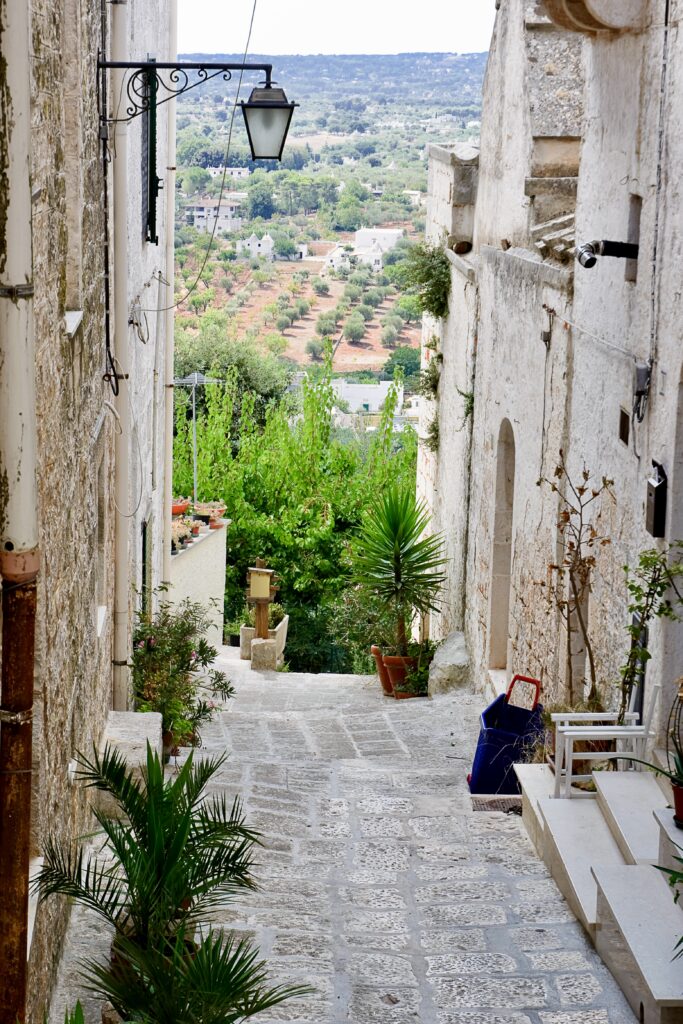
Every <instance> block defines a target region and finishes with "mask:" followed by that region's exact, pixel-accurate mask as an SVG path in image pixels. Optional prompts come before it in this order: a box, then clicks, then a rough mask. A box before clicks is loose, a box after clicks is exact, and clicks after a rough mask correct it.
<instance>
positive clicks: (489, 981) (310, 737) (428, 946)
mask: <svg viewBox="0 0 683 1024" xmlns="http://www.w3.org/2000/svg"><path fill="white" fill-rule="evenodd" d="M223 651H224V654H223V655H222V656H221V659H219V667H222V668H225V669H226V670H227V671H228V674H229V675H230V677H231V678H232V680H233V682H234V683H235V684H236V689H237V695H236V697H235V698H234V699H233V700H231V701H230V702H229V705H228V710H227V711H225V712H224V713H222V714H221V715H220V716H219V718H218V719H217V720H216V721H215V722H214V723H212V724H211V725H210V726H209V727H206V728H205V729H204V731H203V740H204V745H203V750H205V751H206V752H207V753H209V754H215V753H217V752H222V751H227V752H228V753H229V759H228V761H227V762H226V764H225V765H224V767H223V768H222V770H221V773H220V777H219V778H218V783H219V785H220V787H221V788H222V787H225V790H226V792H227V793H228V794H229V795H232V794H234V793H235V792H238V793H241V794H242V797H243V799H244V802H245V807H246V810H247V813H248V819H249V823H250V825H252V826H253V827H254V828H256V829H258V830H259V831H260V832H261V833H262V835H263V837H264V843H265V846H264V848H263V850H262V851H261V852H260V855H259V863H258V868H257V872H256V875H257V878H258V880H259V883H260V889H259V891H258V892H257V893H251V894H248V895H247V896H246V897H245V898H242V899H241V900H240V901H239V902H235V903H232V904H231V905H230V907H229V908H228V909H226V910H224V911H222V912H221V914H220V918H219V922H220V925H221V926H222V927H225V928H226V929H230V930H235V931H238V932H240V933H244V934H248V935H250V936H253V937H254V938H255V939H256V941H257V942H258V943H259V944H260V946H261V950H262V953H263V955H264V956H265V958H266V959H267V960H268V963H269V968H270V973H271V980H272V981H274V982H286V983H294V984H308V985H311V986H312V987H313V988H314V989H315V994H313V995H311V996H309V997H305V998H299V999H295V1000H290V1001H288V1002H286V1003H283V1004H282V1005H281V1006H280V1007H277V1008H276V1009H275V1010H271V1011H268V1013H267V1014H265V1015H263V1017H258V1018H256V1019H258V1020H259V1021H260V1024H280V1022H283V1021H288V1022H292V1024H294V1022H296V1024H415V1022H420V1024H632V1022H635V1018H634V1016H633V1015H632V1013H631V1011H630V1009H629V1007H628V1005H627V1004H626V1002H625V1000H624V999H623V997H622V995H621V992H620V990H619V989H618V987H617V985H616V982H614V980H613V979H612V976H611V975H610V974H609V972H608V971H607V970H606V969H605V968H604V967H603V965H602V963H601V961H600V959H599V958H598V956H597V954H595V953H594V951H593V950H592V948H591V946H590V944H589V943H588V941H587V940H586V939H585V937H584V933H583V931H582V929H581V927H580V926H579V925H578V923H577V922H576V921H575V919H574V916H573V914H572V912H571V910H570V909H569V908H568V906H567V904H566V903H565V901H564V900H563V898H562V896H561V895H560V893H559V891H558V889H557V888H556V886H555V884H554V882H553V881H552V879H551V878H550V876H549V874H548V872H547V870H546V869H545V867H544V866H543V864H542V863H540V861H539V860H538V858H537V856H536V854H535V852H534V850H533V847H532V846H531V843H530V841H529V840H528V838H527V835H526V832H525V830H524V827H523V825H522V822H521V819H520V818H519V817H517V816H515V815H505V814H501V813H491V812H477V813H474V812H473V811H472V809H471V801H470V798H469V794H468V789H467V785H466V781H465V779H466V774H467V771H468V768H469V764H470V762H471V757H472V752H473V748H474V743H475V741H476V736H477V729H478V714H479V711H480V710H481V697H479V696H473V695H471V694H468V693H463V692H459V693H457V694H453V695H448V696H444V697H438V698H436V699H435V700H431V701H430V700H409V701H393V700H390V699H387V698H385V697H383V696H382V694H381V690H380V687H379V683H378V682H377V680H376V679H375V678H366V677H351V676H304V675H293V674H291V675H290V674H284V673H278V674H270V675H269V676H266V675H258V674H256V673H252V672H251V671H250V670H249V667H248V665H245V663H241V664H240V662H235V661H234V660H227V659H226V655H227V649H225V648H224V649H223ZM79 922H80V924H79ZM82 928H83V914H82V912H79V914H78V915H76V916H75V917H74V923H73V924H72V928H71V942H70V943H67V956H66V957H65V963H64V964H63V967H62V972H61V981H60V989H59V998H58V999H56V1000H54V1001H53V1007H52V1014H51V1019H52V1020H53V1022H55V1024H61V1021H63V1009H62V1007H63V1006H64V1005H65V1000H66V1001H69V1002H70V1003H71V1005H73V1002H74V1001H75V996H73V997H72V998H71V999H70V1000H69V998H68V997H69V994H70V993H69V991H68V990H69V988H70V987H71V982H70V979H71V978H72V977H73V976H74V971H73V967H71V968H70V967H69V961H73V956H74V955H75V952H77V951H78V948H79V946H82V943H79V942H78V939H77V938H75V937H74V931H75V932H76V933H78V932H79V931H80V930H81V929H82ZM84 934H85V935H86V936H87V934H88V933H87V931H85V933H84ZM86 941H87V942H88V943H89V945H88V950H87V951H88V952H92V944H91V941H90V939H86ZM88 1024H90V1020H89V1019H88Z"/></svg>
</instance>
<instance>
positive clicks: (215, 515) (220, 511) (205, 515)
mask: <svg viewBox="0 0 683 1024" xmlns="http://www.w3.org/2000/svg"><path fill="white" fill-rule="evenodd" d="M225 508H226V506H225V503H224V502H222V501H198V502H196V503H195V506H194V514H195V517H196V518H197V519H200V520H201V521H202V522H203V523H206V524H208V525H209V526H210V525H211V522H212V520H213V521H217V520H219V519H222V517H223V516H224V515H225Z"/></svg>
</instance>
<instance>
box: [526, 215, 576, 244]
mask: <svg viewBox="0 0 683 1024" xmlns="http://www.w3.org/2000/svg"><path fill="white" fill-rule="evenodd" d="M573 228H574V214H573V213H568V214H564V215H563V216H562V217H555V218H554V219H553V220H546V221H544V222H543V223H542V224H534V226H533V227H532V229H531V240H532V241H533V242H537V241H539V240H540V239H541V238H544V237H546V236H547V235H550V234H553V233H554V232H558V231H571V230H572V229H573Z"/></svg>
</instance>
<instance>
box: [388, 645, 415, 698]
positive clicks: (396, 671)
mask: <svg viewBox="0 0 683 1024" xmlns="http://www.w3.org/2000/svg"><path fill="white" fill-rule="evenodd" d="M384 667H385V668H386V670H387V672H388V674H389V679H390V680H391V687H392V690H393V692H394V697H396V698H397V699H399V700H404V699H405V698H406V697H413V696H417V695H416V694H413V693H410V692H408V691H407V690H406V685H405V683H406V676H407V675H408V673H409V672H412V671H413V669H415V668H417V658H409V657H403V656H402V655H400V654H385V655H384ZM399 692H401V697H399Z"/></svg>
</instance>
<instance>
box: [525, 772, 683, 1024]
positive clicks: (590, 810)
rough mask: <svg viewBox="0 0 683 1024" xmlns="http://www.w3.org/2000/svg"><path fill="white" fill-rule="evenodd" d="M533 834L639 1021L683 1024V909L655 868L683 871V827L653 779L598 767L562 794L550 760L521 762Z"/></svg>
mask: <svg viewBox="0 0 683 1024" xmlns="http://www.w3.org/2000/svg"><path fill="white" fill-rule="evenodd" d="M516 771H517V775H518V777H519V780H520V783H521V787H522V815H523V820H524V823H525V825H526V828H527V831H528V832H529V835H530V837H531V839H532V841H533V843H534V845H535V846H536V848H537V850H538V852H539V854H540V856H541V857H542V858H543V860H544V861H545V863H546V865H547V866H548V868H549V870H550V872H551V873H552V875H553V878H554V879H555V881H556V883H557V885H558V887H559V888H560V890H561V892H562V893H563V895H564V896H565V898H566V900H567V902H568V903H569V905H570V906H571V908H572V910H573V911H574V913H575V914H576V916H577V918H578V919H579V921H580V922H581V924H582V925H583V927H584V928H585V930H586V932H587V933H588V935H589V936H590V938H591V940H592V941H593V943H594V944H595V947H596V949H597V951H598V952H599V953H600V955H601V957H602V959H603V960H604V962H605V964H606V965H607V966H608V967H609V969H610V971H611V972H612V974H613V975H614V977H615V978H616V980H617V982H618V983H619V985H620V986H621V988H622V990H623V992H624V994H625V995H626V998H627V999H628V1001H629V1003H630V1004H631V1006H632V1007H633V1010H634V1012H635V1015H636V1018H637V1019H638V1020H639V1021H640V1022H641V1024H683V965H682V964H681V962H680V961H678V960H674V959H673V957H674V955H675V950H674V947H675V946H676V943H677V942H678V941H679V939H680V938H681V937H682V936H683V907H681V906H678V905H677V904H676V903H675V902H674V899H673V893H672V892H671V889H670V888H669V886H668V884H667V880H666V878H665V876H664V875H663V874H662V873H661V872H659V871H658V870H657V868H656V867H655V865H662V866H665V867H671V866H674V865H675V866H676V867H681V868H682V869H683V865H681V864H678V863H677V862H676V861H675V857H676V856H680V857H681V858H683V851H681V850H680V849H679V847H681V846H683V832H682V831H681V830H679V829H678V828H677V827H676V825H675V823H674V820H673V811H672V810H671V809H670V807H669V802H668V800H667V797H666V795H665V793H664V792H663V790H662V789H661V788H660V786H659V785H658V783H657V781H656V779H655V777H654V776H653V775H651V774H649V773H646V772H633V771H630V772H595V773H594V775H593V778H594V781H595V786H596V792H595V793H594V794H590V795H587V794H586V793H580V794H579V793H578V792H577V794H576V797H575V798H574V799H569V800H566V799H554V798H553V796H552V793H553V783H554V777H553V773H552V771H551V769H550V768H549V767H548V766H546V765H517V766H516Z"/></svg>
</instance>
